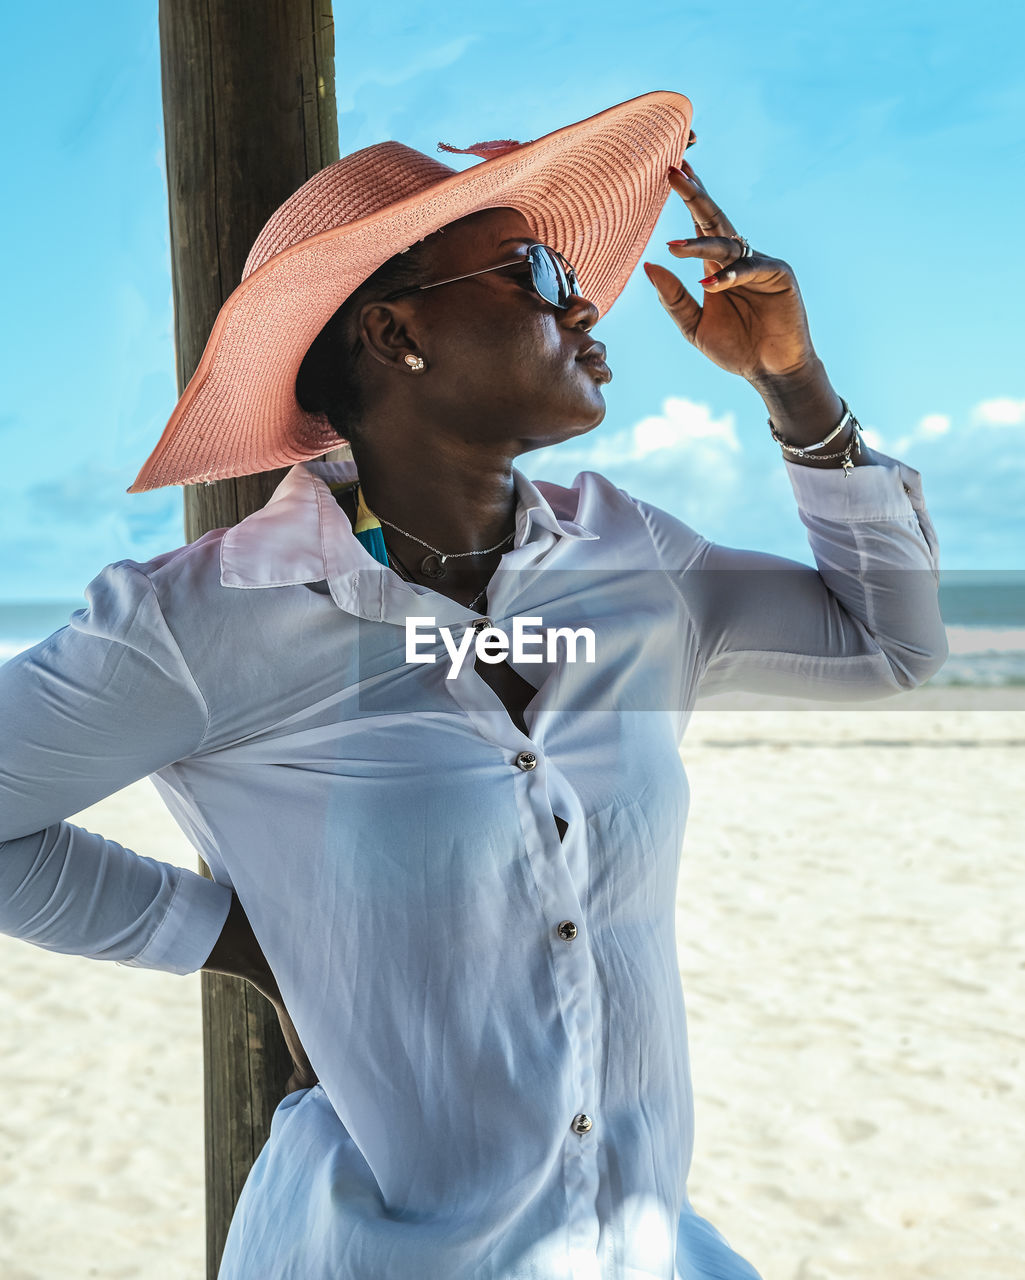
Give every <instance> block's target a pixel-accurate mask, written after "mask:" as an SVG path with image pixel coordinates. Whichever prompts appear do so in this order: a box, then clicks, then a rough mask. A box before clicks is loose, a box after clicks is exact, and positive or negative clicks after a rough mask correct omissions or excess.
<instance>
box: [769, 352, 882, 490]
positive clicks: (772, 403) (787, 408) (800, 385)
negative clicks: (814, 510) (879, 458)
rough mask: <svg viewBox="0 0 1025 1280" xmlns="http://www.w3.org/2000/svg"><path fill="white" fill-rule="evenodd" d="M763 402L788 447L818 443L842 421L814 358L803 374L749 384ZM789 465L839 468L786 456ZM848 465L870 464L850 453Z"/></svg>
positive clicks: (835, 462)
mask: <svg viewBox="0 0 1025 1280" xmlns="http://www.w3.org/2000/svg"><path fill="white" fill-rule="evenodd" d="M752 386H753V387H754V389H755V390H756V391H757V392H758V394H759V395H760V396H761V397H762V400H763V401H764V402H765V408H766V409H767V410H768V414H769V417H770V418H771V419H772V423H773V426H774V427H775V428H776V430H777V431H778V432H779V434H780V435H781V436H782V437H783V439H784V440H786V441H787V442H788V443H789V444H795V445H798V446H804V445H809V444H814V443H815V442H816V441H817V440H822V439H823V438H824V437H825V436H826V435H827V434H828V433H829V432H830V431H831V430H832V429H833V427H835V426H836V425H837V423H838V422H839V421H840V419H841V418H842V417H843V405H842V403H841V402H840V397H839V396H838V395H837V393H836V391H835V389H834V387H833V384H832V383H831V382H830V380H829V375H828V374H827V373H826V370H825V366H824V365H823V364H822V361H821V360H819V359H818V358H817V357H816V359H815V360H814V362H813V363H812V364H810V365H809V366H808V367H807V368H806V369H805V370H804V371H803V372H801V373H799V374H787V375H786V376H785V377H780V378H766V379H762V380H759V381H758V382H757V383H752ZM849 434H850V431H849V429H848V431H846V432H845V433H844V435H843V439H841V440H838V441H837V442H836V444H835V445H834V446H832V449H833V450H834V451H835V450H840V449H842V448H843V446H844V444H846V442H847V438H848V436H849ZM787 456H788V457H789V459H790V461H792V462H795V463H798V464H800V465H801V466H804V467H817V468H825V467H839V466H840V461H839V459H831V460H829V461H821V460H819V459H816V458H815V457H807V458H800V457H797V456H796V455H794V454H788V455H787ZM851 462H852V464H853V465H854V466H856V467H863V466H867V465H869V464H870V462H871V459H870V457H869V455H868V451H867V450H865V449H854V450H852V453H851Z"/></svg>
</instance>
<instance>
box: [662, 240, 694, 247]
mask: <svg viewBox="0 0 1025 1280" xmlns="http://www.w3.org/2000/svg"><path fill="white" fill-rule="evenodd" d="M666 244H667V245H669V246H670V247H671V246H672V245H674V244H690V241H689V240H667V241H666Z"/></svg>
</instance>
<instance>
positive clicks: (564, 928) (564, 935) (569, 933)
mask: <svg viewBox="0 0 1025 1280" xmlns="http://www.w3.org/2000/svg"><path fill="white" fill-rule="evenodd" d="M558 934H559V937H560V938H561V939H562V940H563V942H572V941H573V939H574V938H575V937H576V936H577V927H576V925H575V924H574V923H573V921H572V920H563V922H562V924H560V925H559V928H558Z"/></svg>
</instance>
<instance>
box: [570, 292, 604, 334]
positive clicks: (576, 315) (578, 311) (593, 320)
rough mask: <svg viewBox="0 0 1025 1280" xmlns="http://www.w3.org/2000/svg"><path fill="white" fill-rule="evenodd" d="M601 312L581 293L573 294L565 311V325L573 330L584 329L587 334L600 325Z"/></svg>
mask: <svg viewBox="0 0 1025 1280" xmlns="http://www.w3.org/2000/svg"><path fill="white" fill-rule="evenodd" d="M599 316H600V312H599V311H598V308H597V307H596V306H595V305H594V303H593V302H592V301H591V300H590V299H589V298H585V297H583V296H582V295H581V294H579V293H572V294H570V297H569V304H568V305H567V306H566V307H565V308H564V310H563V317H564V319H563V323H564V324H567V325H569V327H570V328H572V329H583V331H584V332H585V333H586V332H587V331H588V330H589V329H593V328H594V326H595V325H596V324H597V323H598V319H599Z"/></svg>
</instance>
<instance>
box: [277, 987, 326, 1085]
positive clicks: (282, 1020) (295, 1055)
mask: <svg viewBox="0 0 1025 1280" xmlns="http://www.w3.org/2000/svg"><path fill="white" fill-rule="evenodd" d="M272 1003H273V1005H274V1010H275V1012H276V1013H277V1015H278V1024H279V1025H280V1027H281V1034H282V1035H283V1036H284V1037H285V1044H286V1045H287V1046H288V1052H289V1055H290V1057H291V1059H292V1074H291V1075H290V1076H289V1077H288V1081H287V1083H286V1084H285V1093H286V1094H289V1093H295V1092H296V1090H297V1089H312V1088H313V1086H314V1085H315V1084H316V1083H317V1080H318V1076H317V1073H316V1072H315V1071H314V1070H313V1067H312V1066H311V1065H310V1060H309V1058H308V1057H307V1056H306V1050H305V1049H304V1048H303V1044H302V1041H301V1040H300V1039H299V1033H298V1032H297V1031H296V1029H295V1026H294V1024H293V1022H292V1019H291V1017H290V1016H289V1013H288V1010H287V1009H286V1008H285V1006H284V1003H283V1001H282V1000H281V999H280V998H279V999H277V1000H274V1001H272Z"/></svg>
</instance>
